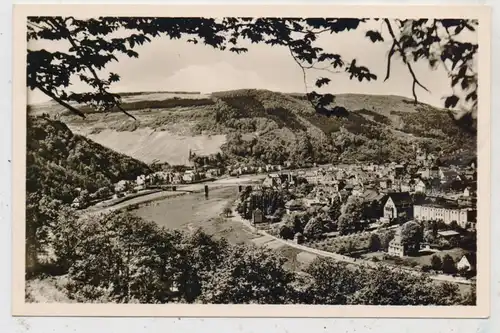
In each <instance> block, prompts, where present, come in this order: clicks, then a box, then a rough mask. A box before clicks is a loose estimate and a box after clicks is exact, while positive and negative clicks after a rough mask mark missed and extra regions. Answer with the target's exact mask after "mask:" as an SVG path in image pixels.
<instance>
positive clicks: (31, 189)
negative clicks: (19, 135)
mask: <svg viewBox="0 0 500 333" xmlns="http://www.w3.org/2000/svg"><path fill="white" fill-rule="evenodd" d="M26 143H27V157H26V168H27V170H26V192H27V193H28V194H37V195H39V196H40V197H41V196H47V197H49V198H51V199H57V200H61V201H62V202H63V203H71V202H72V201H73V199H74V198H76V197H77V196H78V195H79V191H78V188H79V189H80V190H85V191H87V192H88V193H89V194H92V193H94V192H96V191H98V190H100V189H102V188H108V189H110V188H111V186H112V184H113V183H116V182H118V181H120V180H122V179H128V180H135V179H136V177H137V176H138V175H141V174H146V173H148V172H150V169H149V167H148V166H147V165H146V164H145V163H143V162H140V161H138V160H135V159H133V158H131V157H128V156H125V155H123V154H120V153H117V152H115V151H112V150H110V149H108V148H105V147H103V146H101V145H100V144H97V143H95V142H93V141H91V140H89V139H87V138H85V137H82V136H80V135H75V134H73V133H72V132H71V130H70V129H69V128H68V127H67V126H66V125H65V124H64V123H62V122H60V121H56V120H51V119H47V118H44V117H28V121H27V142H26Z"/></svg>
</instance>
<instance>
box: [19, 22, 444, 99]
mask: <svg viewBox="0 0 500 333" xmlns="http://www.w3.org/2000/svg"><path fill="white" fill-rule="evenodd" d="M380 27H381V23H380V22H375V21H373V23H369V24H364V25H361V26H360V27H359V28H358V29H356V30H354V31H349V32H342V33H338V34H332V35H330V34H322V35H321V37H320V38H319V39H318V44H319V46H321V47H323V48H324V49H325V51H326V52H331V53H338V54H341V55H342V57H343V59H344V60H345V61H348V60H349V61H350V60H352V59H354V58H355V59H356V61H357V64H358V65H364V66H366V67H368V68H369V69H370V71H371V72H372V73H374V74H376V75H377V76H378V80H376V81H371V82H361V83H360V82H359V81H357V80H356V79H354V80H350V79H349V76H348V75H347V74H345V73H342V74H329V73H327V72H324V71H322V72H320V73H318V72H316V71H314V72H312V71H309V72H308V74H307V86H308V87H307V88H306V87H305V85H304V80H303V73H302V70H301V69H300V67H299V66H298V65H297V64H296V63H295V62H294V60H293V58H292V57H291V56H290V53H289V51H288V49H286V48H284V47H278V46H275V47H271V46H269V45H261V44H252V45H249V47H248V48H249V51H248V52H247V53H243V54H236V53H232V52H229V51H220V50H215V49H213V48H212V47H210V46H205V45H202V44H201V43H198V44H196V45H195V44H192V43H187V42H186V41H185V39H180V40H170V39H168V38H157V39H154V40H153V41H152V42H151V43H149V44H145V45H143V46H141V47H139V48H137V49H136V51H137V52H138V53H139V58H137V59H136V58H128V57H126V56H120V57H118V59H119V62H117V63H116V62H115V63H111V64H110V65H109V66H108V68H107V70H108V71H111V72H115V73H118V74H119V75H120V76H121V80H120V82H118V83H115V84H114V85H113V86H112V90H113V91H114V92H133V91H199V92H202V93H210V92H213V91H223V90H232V89H243V88H256V89H269V90H273V91H281V92H294V93H301V92H306V89H308V90H312V89H314V87H313V86H314V82H315V80H316V79H317V78H318V77H328V78H330V79H331V80H332V81H331V82H330V84H329V85H328V86H326V87H325V88H324V89H322V90H320V91H321V92H329V93H332V94H340V93H362V94H384V95H399V96H405V97H409V98H413V94H412V80H411V76H410V74H409V72H408V69H407V68H406V66H404V65H403V64H402V63H401V61H400V60H399V59H396V58H394V59H393V62H392V69H391V77H390V79H389V80H387V81H386V82H384V81H383V78H384V77H385V70H386V61H387V54H388V51H389V49H390V46H391V43H390V41H389V40H386V41H384V42H381V43H372V42H371V41H370V40H369V39H368V38H366V37H365V33H366V31H367V30H369V29H372V28H380ZM384 33H385V34H384ZM382 34H383V35H384V36H386V35H387V32H386V31H384V30H382ZM28 48H30V49H41V48H45V49H48V50H52V49H61V48H62V49H66V50H67V48H68V46H67V45H65V44H62V43H61V42H53V41H42V42H39V41H36V42H30V44H29V45H28ZM413 67H414V71H415V73H416V75H417V77H418V79H419V80H420V82H421V83H422V84H424V85H425V86H426V87H427V88H428V89H429V91H430V92H429V93H428V92H426V91H424V90H422V89H420V88H417V89H418V90H417V94H418V98H419V101H421V102H424V103H428V104H431V105H435V106H438V107H442V106H443V103H444V102H443V101H444V97H446V96H449V95H450V94H451V93H452V90H451V88H450V81H449V78H448V76H447V73H446V72H445V70H444V69H443V68H438V69H436V70H431V69H430V68H429V65H428V64H427V63H426V62H424V61H422V62H420V63H417V64H415V65H414V66H413ZM71 90H72V91H75V92H77V91H85V90H86V88H85V86H84V85H83V84H82V83H80V82H76V80H75V81H74V82H73V84H72V86H71ZM47 100H49V98H48V97H46V96H45V95H44V94H43V93H41V92H39V91H29V92H28V103H29V104H34V103H40V102H44V101H47Z"/></svg>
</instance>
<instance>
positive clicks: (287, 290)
mask: <svg viewBox="0 0 500 333" xmlns="http://www.w3.org/2000/svg"><path fill="white" fill-rule="evenodd" d="M55 237H56V239H57V240H58V241H57V242H54V243H53V244H52V246H53V248H54V250H55V253H56V254H57V255H58V256H59V257H58V260H57V261H56V262H57V265H61V264H62V263H65V264H64V268H62V270H63V271H62V272H61V273H62V274H67V275H68V277H69V281H70V282H69V283H68V285H67V293H68V295H69V296H70V298H72V299H75V300H77V301H80V302H89V301H95V302H119V303H124V302H138V303H166V302H182V303H219V304H224V303H245V304H246V303H259V304H288V303H296V304H298V303H307V304H373V305H375V304H376V305H396V304H397V305H430V304H434V305H452V304H465V303H467V302H471V297H472V296H470V295H467V296H466V297H465V298H462V297H460V295H459V291H458V288H457V286H456V285H452V284H448V283H445V284H437V283H434V282H432V281H431V280H430V279H429V278H428V277H424V276H421V275H418V274H417V275H415V276H414V275H412V274H408V273H407V272H403V271H398V270H391V269H388V268H379V269H377V270H373V269H369V268H364V267H350V266H348V265H347V264H343V263H338V262H335V261H333V260H329V259H317V260H316V261H314V262H313V263H312V264H311V265H310V266H309V268H308V269H307V271H306V273H307V275H306V277H304V276H303V275H301V276H298V275H296V274H295V273H293V272H290V271H288V270H286V269H285V268H284V267H283V264H284V258H282V257H281V256H280V255H278V254H276V253H274V252H273V251H271V250H268V249H264V248H257V247H254V246H247V245H231V244H229V243H227V242H226V241H225V240H224V239H222V240H215V239H214V238H212V237H211V236H209V235H207V234H205V233H204V232H202V231H200V230H196V231H194V232H190V233H184V232H179V231H171V230H167V229H164V228H161V227H158V226H157V225H156V224H155V223H152V222H147V221H144V220H142V219H141V218H138V217H136V216H132V215H130V214H128V213H120V212H114V213H109V214H107V215H100V216H93V217H91V218H87V219H79V220H78V219H72V218H68V217H67V218H66V219H61V220H59V223H58V228H57V231H55Z"/></svg>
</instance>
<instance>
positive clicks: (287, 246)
mask: <svg viewBox="0 0 500 333" xmlns="http://www.w3.org/2000/svg"><path fill="white" fill-rule="evenodd" d="M55 7H57V6H55ZM163 7H164V10H163V11H156V12H155V11H153V10H151V11H150V15H144V16H139V15H137V14H135V13H134V12H133V11H132V10H131V13H130V15H122V14H120V15H109V11H106V13H105V15H103V14H101V13H100V12H99V11H97V10H96V11H95V12H93V11H91V10H87V11H80V10H78V9H77V8H78V7H76V6H75V10H73V12H72V13H71V14H68V15H67V13H68V10H67V9H66V10H65V11H64V15H62V14H59V13H58V12H57V11H55V10H54V15H45V14H37V15H33V14H30V15H27V16H26V17H23V20H24V21H23V27H22V28H23V30H22V32H21V33H19V35H18V38H19V40H20V42H23V40H26V47H27V48H26V49H25V50H24V51H23V52H24V55H25V58H23V59H20V60H22V62H23V63H22V67H23V68H22V69H21V70H23V69H24V70H25V71H26V72H25V73H21V74H22V75H20V76H23V78H22V80H23V82H24V83H23V85H24V88H23V89H24V90H25V92H24V93H25V94H26V95H25V96H26V101H25V105H24V107H25V108H26V113H25V114H24V113H23V112H24V110H17V111H16V113H18V114H23V115H22V117H23V119H22V120H21V123H22V124H24V125H23V126H25V132H22V133H23V136H25V137H24V138H23V139H22V140H23V142H24V140H25V151H22V152H21V153H20V154H21V155H19V156H22V157H23V158H24V159H25V162H22V163H25V164H18V165H22V166H23V168H19V169H20V170H18V172H23V175H24V176H23V177H24V180H25V181H24V184H16V186H17V185H20V186H23V195H24V198H23V199H22V201H23V202H22V203H21V204H22V205H23V214H24V217H23V221H20V220H19V221H16V222H15V223H18V222H19V223H21V224H23V226H22V228H23V230H24V236H21V238H22V240H21V242H22V244H19V246H20V247H23V249H20V250H19V251H21V250H22V253H23V256H22V258H20V260H22V261H23V272H22V275H24V277H23V276H19V279H20V280H19V281H22V283H23V291H24V295H23V297H22V298H23V300H24V303H25V304H29V305H34V306H36V305H38V306H40V307H41V308H43V307H44V306H46V305H49V304H59V305H61V304H63V306H67V307H71V306H72V305H75V304H76V305H77V304H80V303H83V304H101V305H102V304H111V305H112V304H118V305H119V304H135V305H152V304H156V305H166V304H179V305H183V306H186V305H193V306H194V305H220V304H224V305H254V306H255V305H287V306H288V305H293V306H300V305H306V306H310V305H318V306H345V307H349V306H352V305H356V306H360V305H361V306H362V305H365V306H399V307H401V306H405V307H407V308H411V307H421V306H438V307H441V308H446V307H458V308H461V307H463V308H469V307H471V308H474V307H476V306H478V295H479V289H477V288H480V286H482V287H483V289H484V288H486V295H485V297H487V294H488V288H489V287H488V285H487V284H488V277H487V276H485V275H486V274H487V271H484V272H482V271H481V270H483V269H487V268H488V267H485V265H483V264H480V262H482V263H486V262H487V260H488V255H489V252H488V251H489V248H486V247H485V246H481V244H483V241H481V242H479V241H478V239H479V238H478V235H480V236H481V237H483V236H486V235H484V233H483V234H480V233H479V232H478V230H487V229H481V228H487V227H488V224H489V223H490V222H489V216H488V214H487V213H486V214H481V209H482V210H484V209H488V207H489V193H488V191H487V187H484V186H489V185H488V184H487V183H488V182H489V180H488V177H489V165H487V164H488V162H487V160H486V159H484V160H483V159H481V158H478V156H479V155H478V151H479V150H481V149H482V148H481V147H482V146H481V145H484V147H485V148H488V147H489V146H488V145H489V142H486V141H485V140H482V141H480V140H478V138H479V136H480V135H479V133H480V132H481V130H482V129H481V128H480V124H481V117H489V115H487V114H486V113H489V110H488V109H486V110H485V109H484V106H482V110H481V111H480V108H479V106H481V104H482V103H483V98H484V97H483V96H484V95H481V93H482V92H483V90H480V89H482V87H481V84H482V82H483V81H482V76H481V75H482V73H481V75H479V74H480V70H479V67H480V62H479V60H478V59H479V55H480V50H482V47H483V45H482V44H481V45H480V40H481V38H480V36H481V35H480V31H483V32H484V31H486V30H487V29H489V27H487V26H486V27H485V26H484V25H482V24H483V22H482V21H481V20H480V19H479V18H480V15H479V14H478V13H483V12H481V11H477V12H474V11H470V14H471V15H470V18H469V17H464V16H463V15H460V16H457V17H448V16H445V17H443V16H442V14H441V15H439V13H440V12H439V11H437V9H436V11H435V12H433V11H432V10H427V11H424V14H425V13H427V15H426V16H415V15H414V13H416V12H414V11H413V10H412V9H411V8H410V7H408V9H407V12H406V13H407V15H406V16H397V17H394V16H384V15H383V14H384V11H382V10H381V11H380V12H378V11H372V13H371V15H370V16H368V15H366V12H365V13H361V14H362V15H357V14H356V10H354V9H353V10H351V16H346V15H345V14H342V15H341V16H339V17H336V16H335V14H336V12H335V10H331V11H319V12H318V11H316V12H315V13H313V14H314V15H307V16H304V15H302V14H301V11H298V10H296V11H295V12H294V13H295V15H289V14H288V13H290V12H291V11H283V14H280V13H279V12H275V11H273V12H272V13H271V12H270V14H269V15H259V16H257V15H250V16H245V15H244V14H241V13H243V11H241V10H240V11H238V12H237V13H238V15H236V14H235V15H225V14H224V15H208V14H207V16H203V14H202V15H200V11H193V13H196V14H197V15H190V12H189V11H187V10H185V11H184V14H183V15H177V14H176V15H171V16H169V14H168V13H169V10H168V9H167V8H168V6H166V5H165V6H163ZM171 7H172V6H171ZM212 7H213V6H212ZM81 8H85V7H81ZM92 8H97V7H95V6H94V7H92ZM35 12H36V11H33V10H32V11H31V12H30V13H35ZM45 12H47V11H44V12H43V13H45ZM117 12H118V11H117ZM212 12H215V10H213V9H212V11H211V13H212ZM221 13H225V12H224V11H221ZM235 13H236V12H235ZM263 13H264V14H265V12H263ZM305 13H306V12H305ZM343 13H345V10H344V12H343ZM379 13H380V14H379ZM431 13H435V14H436V17H434V16H431V15H430V14H431ZM451 13H453V11H452V10H451ZM271 14H272V15H271ZM487 22H488V21H486V23H485V24H488V23H487ZM19 24H20V23H19ZM481 29H483V30H481ZM23 45H24V44H23ZM23 48H24V46H23ZM21 55H22V54H21ZM482 55H483V53H481V56H482ZM21 58H22V57H21ZM484 59H485V60H484V61H485V62H486V61H487V58H484ZM481 60H482V61H483V59H481ZM24 62H26V63H24ZM24 80H25V81H24ZM485 82H486V81H485ZM480 87H481V88H480ZM484 91H486V90H484ZM486 93H489V92H488V91H486ZM488 98H489V95H488ZM484 101H485V104H484V105H485V106H487V105H489V104H487V103H486V98H484ZM15 131H17V129H15ZM486 139H488V138H486ZM478 142H479V145H478ZM23 150H24V148H23ZM23 154H24V155H23ZM486 154H489V150H488V151H487V152H486ZM483 161H486V162H483ZM14 163H15V161H14ZM483 170H484V171H483ZM481 172H485V174H484V175H483V176H481ZM481 182H483V183H481ZM485 183H486V184H485ZM478 185H479V186H478ZM484 190H486V193H485V192H484ZM481 191H483V192H481ZM479 193H483V194H481V195H479ZM484 193H485V194H484ZM484 244H488V243H487V240H484ZM15 250H16V249H15ZM482 258H484V259H482ZM481 274H484V275H483V276H481V278H482V279H483V280H480V279H479V276H480V275H481ZM14 283H15V282H14ZM485 300H486V298H485ZM483 304H484V302H483ZM284 311H286V307H285V308H284ZM117 315H120V313H117ZM365 315H367V313H365Z"/></svg>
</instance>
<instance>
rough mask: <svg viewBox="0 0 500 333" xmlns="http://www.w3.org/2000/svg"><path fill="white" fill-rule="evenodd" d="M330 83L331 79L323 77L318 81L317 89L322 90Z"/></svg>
mask: <svg viewBox="0 0 500 333" xmlns="http://www.w3.org/2000/svg"><path fill="white" fill-rule="evenodd" d="M330 81H331V80H330V79H329V78H326V77H322V78H320V79H318V80H316V87H318V88H321V87H322V86H324V85H326V84H328V83H330Z"/></svg>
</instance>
